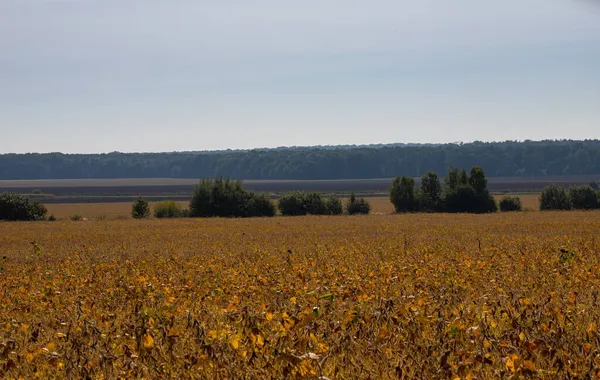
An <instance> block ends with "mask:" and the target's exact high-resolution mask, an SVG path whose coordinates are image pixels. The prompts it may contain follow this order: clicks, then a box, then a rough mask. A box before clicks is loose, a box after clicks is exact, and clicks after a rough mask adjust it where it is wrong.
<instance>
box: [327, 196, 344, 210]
mask: <svg viewBox="0 0 600 380" xmlns="http://www.w3.org/2000/svg"><path fill="white" fill-rule="evenodd" d="M325 210H326V214H327V215H340V214H343V213H344V206H343V205H342V201H341V200H340V198H338V197H336V196H335V195H331V196H329V197H328V198H326V199H325Z"/></svg>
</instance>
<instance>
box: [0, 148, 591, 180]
mask: <svg viewBox="0 0 600 380" xmlns="http://www.w3.org/2000/svg"><path fill="white" fill-rule="evenodd" d="M475 165H478V166H481V167H483V168H485V171H486V175H487V176H488V177H539V176H559V175H585V174H600V140H585V141H573V140H560V141H524V142H513V141H507V142H494V143H484V142H474V143H468V144H440V145H433V144H424V145H414V144H411V145H404V144H387V145H369V146H338V147H335V146H327V147H292V148H277V149H255V150H246V151H243V150H235V151H218V152H180V153H118V152H114V153H107V154H62V153H47V154H3V155H0V179H3V180H16V179H82V178H204V177H211V178H214V177H218V176H225V177H231V178H235V179H254V180H260V179H262V180H276V179H294V180H302V179H313V180H314V179H363V178H364V179H367V178H391V177H395V176H399V175H406V176H412V177H418V176H421V175H423V174H424V173H426V172H428V171H435V172H437V173H445V172H446V171H447V169H448V168H449V167H458V168H467V169H468V168H471V167H472V166H475Z"/></svg>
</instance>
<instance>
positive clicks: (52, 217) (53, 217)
mask: <svg viewBox="0 0 600 380" xmlns="http://www.w3.org/2000/svg"><path fill="white" fill-rule="evenodd" d="M48 221H49V222H55V221H56V217H55V216H54V215H50V217H49V218H48Z"/></svg>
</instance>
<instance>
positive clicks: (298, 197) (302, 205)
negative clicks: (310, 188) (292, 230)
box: [279, 191, 335, 216]
mask: <svg viewBox="0 0 600 380" xmlns="http://www.w3.org/2000/svg"><path fill="white" fill-rule="evenodd" d="M334 202H335V201H334ZM327 206H328V204H327V201H326V200H324V199H323V197H322V196H321V194H319V193H317V192H301V191H294V192H290V193H286V194H284V195H283V196H282V197H281V198H280V199H279V212H281V215H285V216H299V215H327V214H329V213H330V210H329V209H328V207H327ZM332 207H335V206H334V205H333V204H332ZM333 211H335V210H333Z"/></svg>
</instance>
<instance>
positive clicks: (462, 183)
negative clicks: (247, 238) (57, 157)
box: [0, 166, 600, 221]
mask: <svg viewBox="0 0 600 380" xmlns="http://www.w3.org/2000/svg"><path fill="white" fill-rule="evenodd" d="M389 197H390V201H391V202H392V204H393V205H394V208H395V211H396V212H397V213H415V212H446V213H491V212H496V211H498V208H499V209H500V211H521V201H520V199H519V197H518V196H514V195H508V196H505V197H504V198H503V199H501V200H500V201H499V202H497V201H496V199H495V198H494V197H493V195H492V194H490V192H489V190H488V189H487V178H486V176H485V173H484V171H483V169H482V168H480V167H476V166H475V167H473V168H472V169H471V171H470V172H469V173H467V172H466V171H465V170H464V169H458V168H450V169H449V170H448V174H447V176H446V177H445V178H444V183H443V185H442V182H441V181H440V178H439V177H438V175H437V174H436V173H434V172H428V173H427V174H425V175H424V176H423V177H422V178H421V185H420V187H419V188H415V181H414V179H413V178H411V177H407V176H402V177H397V178H395V179H394V180H393V182H392V186H391V188H390V191H389ZM539 202H540V210H542V211H546V210H572V209H576V210H594V209H600V185H598V184H597V183H596V182H592V183H590V184H589V185H584V186H572V187H570V188H569V189H565V188H560V187H557V186H555V185H548V186H546V187H545V188H544V189H543V190H542V192H541V194H540V197H539ZM277 210H279V213H280V214H281V215H283V216H301V215H341V214H343V213H346V214H348V215H355V214H369V213H370V212H371V205H370V204H369V202H368V201H367V200H366V199H364V198H357V197H356V196H355V195H354V194H352V195H351V196H350V198H349V199H347V201H346V202H345V204H343V203H342V201H341V200H340V199H339V198H338V197H337V196H335V195H330V196H323V195H321V194H320V193H318V192H301V191H295V192H288V193H285V194H283V195H282V196H281V197H280V199H279V201H278V202H277V203H275V202H274V201H273V200H272V199H270V198H269V197H268V196H267V195H266V194H264V193H255V192H252V191H247V190H245V189H244V188H243V186H242V182H241V181H239V180H238V181H232V180H230V179H228V178H217V179H203V180H201V182H200V183H199V185H198V186H197V187H196V189H195V191H194V193H193V195H192V199H191V201H190V203H189V208H184V207H183V206H182V205H181V204H179V203H177V202H175V201H173V200H168V201H162V202H159V203H158V204H156V205H155V206H154V210H153V211H154V216H155V217H156V218H181V217H204V218H206V217H236V218H238V217H241V218H248V217H273V216H275V215H276V214H277ZM46 213H47V209H46V207H44V205H42V204H40V203H39V202H38V201H35V200H30V199H28V198H27V197H25V196H23V195H20V194H15V193H2V194H0V221H1V220H7V221H17V220H45V216H46ZM150 213H151V210H150V205H149V203H148V202H147V201H146V200H144V199H143V198H142V197H141V196H140V197H139V198H138V199H137V200H136V201H135V202H134V203H133V205H132V209H131V216H132V217H133V218H136V219H143V218H148V217H149V216H150ZM71 219H72V220H81V219H82V218H81V216H79V215H76V218H74V217H72V218H71ZM48 220H49V221H53V220H56V219H55V218H54V216H52V215H51V216H50V217H49V218H48Z"/></svg>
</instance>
